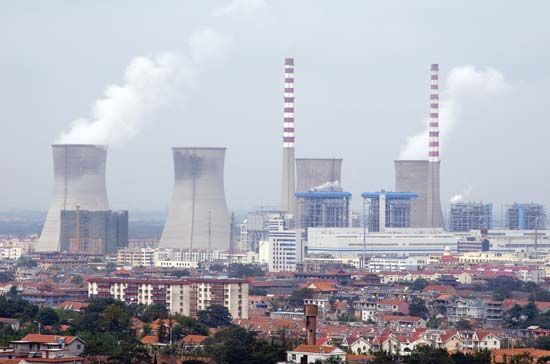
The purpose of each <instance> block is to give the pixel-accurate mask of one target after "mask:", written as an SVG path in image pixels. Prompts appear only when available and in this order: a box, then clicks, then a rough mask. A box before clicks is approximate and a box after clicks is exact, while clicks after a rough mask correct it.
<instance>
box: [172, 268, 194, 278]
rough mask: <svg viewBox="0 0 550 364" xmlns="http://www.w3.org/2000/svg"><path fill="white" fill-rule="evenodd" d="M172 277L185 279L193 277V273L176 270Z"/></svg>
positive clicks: (185, 270)
mask: <svg viewBox="0 0 550 364" xmlns="http://www.w3.org/2000/svg"><path fill="white" fill-rule="evenodd" d="M170 275H171V276H174V277H178V278H183V277H189V276H190V275H191V272H189V270H187V269H176V270H173V271H171V272H170Z"/></svg>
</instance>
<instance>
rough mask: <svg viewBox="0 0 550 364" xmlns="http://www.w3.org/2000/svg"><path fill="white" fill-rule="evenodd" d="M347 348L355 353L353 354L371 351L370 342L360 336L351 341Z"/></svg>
mask: <svg viewBox="0 0 550 364" xmlns="http://www.w3.org/2000/svg"><path fill="white" fill-rule="evenodd" d="M349 349H350V351H351V352H352V353H355V354H366V353H369V352H371V351H373V350H372V344H371V343H370V342H369V341H368V340H367V339H365V338H363V337H360V338H358V339H357V340H355V341H354V342H352V343H351V345H350V346H349Z"/></svg>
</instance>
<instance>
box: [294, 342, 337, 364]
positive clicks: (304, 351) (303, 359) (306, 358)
mask: <svg viewBox="0 0 550 364" xmlns="http://www.w3.org/2000/svg"><path fill="white" fill-rule="evenodd" d="M331 358H333V359H340V360H341V361H343V362H345V361H346V352H345V351H343V350H342V349H340V348H337V347H335V346H320V345H305V344H302V345H298V346H297V347H296V348H295V349H294V350H291V351H287V362H289V363H301V364H306V363H308V364H310V363H311V364H313V363H315V362H316V361H317V360H319V361H325V360H327V359H331Z"/></svg>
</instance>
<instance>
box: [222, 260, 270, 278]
mask: <svg viewBox="0 0 550 364" xmlns="http://www.w3.org/2000/svg"><path fill="white" fill-rule="evenodd" d="M263 275H265V272H264V271H263V270H262V268H260V266H258V265H255V264H242V263H235V264H231V265H230V266H229V276H230V277H232V278H243V277H258V276H263Z"/></svg>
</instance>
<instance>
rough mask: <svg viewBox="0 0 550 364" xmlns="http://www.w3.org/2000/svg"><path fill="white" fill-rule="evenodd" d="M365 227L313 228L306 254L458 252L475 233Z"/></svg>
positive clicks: (359, 254)
mask: <svg viewBox="0 0 550 364" xmlns="http://www.w3.org/2000/svg"><path fill="white" fill-rule="evenodd" d="M363 231H364V230H363V229H362V228H310V229H308V234H307V254H308V256H311V254H326V255H331V256H335V257H361V256H363V254H365V255H366V256H411V255H429V254H442V253H443V252H444V251H445V249H448V250H449V251H452V252H456V251H457V243H458V241H459V240H460V239H462V238H464V237H466V236H470V235H472V234H474V233H451V232H443V231H437V230H435V231H434V229H431V228H426V229H419V228H403V229H397V228H392V229H386V232H367V234H366V235H364V234H363ZM474 235H475V234H474Z"/></svg>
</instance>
